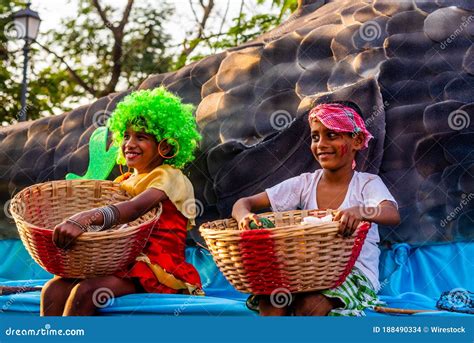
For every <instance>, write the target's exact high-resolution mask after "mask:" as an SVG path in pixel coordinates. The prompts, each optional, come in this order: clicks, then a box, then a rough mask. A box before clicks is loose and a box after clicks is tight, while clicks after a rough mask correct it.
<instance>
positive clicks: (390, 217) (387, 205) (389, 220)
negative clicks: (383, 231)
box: [364, 200, 400, 226]
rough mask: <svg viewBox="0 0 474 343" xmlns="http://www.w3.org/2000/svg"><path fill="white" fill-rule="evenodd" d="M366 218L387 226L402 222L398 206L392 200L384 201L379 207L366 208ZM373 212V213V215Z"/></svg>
mask: <svg viewBox="0 0 474 343" xmlns="http://www.w3.org/2000/svg"><path fill="white" fill-rule="evenodd" d="M364 212H365V213H366V215H365V216H364V217H365V218H364V219H365V220H368V221H371V222H374V223H376V224H380V225H385V226H395V225H398V224H400V213H398V209H397V206H395V204H394V203H393V202H391V201H388V200H385V201H382V202H381V203H380V204H379V205H378V206H377V207H373V208H370V207H369V208H366V211H364ZM372 213H373V215H371V214H372Z"/></svg>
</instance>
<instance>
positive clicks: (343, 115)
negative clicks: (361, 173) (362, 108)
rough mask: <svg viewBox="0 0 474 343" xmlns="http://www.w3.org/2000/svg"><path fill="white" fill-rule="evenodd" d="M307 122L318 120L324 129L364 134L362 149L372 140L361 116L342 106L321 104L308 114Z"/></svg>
mask: <svg viewBox="0 0 474 343" xmlns="http://www.w3.org/2000/svg"><path fill="white" fill-rule="evenodd" d="M308 119H309V121H310V122H311V121H312V120H319V121H320V122H321V123H322V124H323V125H324V126H325V127H327V128H328V129H330V130H333V131H336V132H349V133H353V134H358V133H360V132H362V133H363V134H364V148H367V147H368V143H369V140H370V139H372V138H374V136H372V135H371V134H370V132H369V131H368V130H367V128H366V127H365V123H364V121H363V120H362V118H361V116H360V115H359V114H358V113H357V112H356V111H354V110H353V109H352V108H350V107H347V106H344V105H342V104H338V103H334V104H321V105H318V106H316V107H314V108H313V109H312V110H311V111H310V112H309V117H308Z"/></svg>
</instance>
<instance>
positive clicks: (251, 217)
mask: <svg viewBox="0 0 474 343" xmlns="http://www.w3.org/2000/svg"><path fill="white" fill-rule="evenodd" d="M251 222H255V224H257V226H262V222H261V221H260V218H259V216H257V215H256V214H255V213H249V214H247V215H246V216H245V217H243V218H242V219H241V220H240V221H239V229H240V230H250V223H251Z"/></svg>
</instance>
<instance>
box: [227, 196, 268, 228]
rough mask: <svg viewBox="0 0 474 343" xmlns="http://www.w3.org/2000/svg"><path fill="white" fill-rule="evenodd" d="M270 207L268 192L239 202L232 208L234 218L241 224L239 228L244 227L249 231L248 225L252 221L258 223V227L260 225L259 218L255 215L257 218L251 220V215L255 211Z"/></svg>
mask: <svg viewBox="0 0 474 343" xmlns="http://www.w3.org/2000/svg"><path fill="white" fill-rule="evenodd" d="M268 207H270V199H269V198H268V195H267V192H262V193H258V194H255V195H252V196H249V197H245V198H241V199H239V200H237V202H236V203H235V204H234V207H233V208H232V217H234V219H235V220H236V221H237V222H238V223H239V226H241V225H243V226H242V228H246V229H248V225H249V224H250V221H251V220H252V219H254V220H255V221H256V222H257V223H256V224H257V225H260V223H259V221H258V217H257V216H255V215H254V216H255V218H250V216H249V215H252V214H253V212H254V211H258V210H261V209H264V208H268ZM246 217H249V218H246Z"/></svg>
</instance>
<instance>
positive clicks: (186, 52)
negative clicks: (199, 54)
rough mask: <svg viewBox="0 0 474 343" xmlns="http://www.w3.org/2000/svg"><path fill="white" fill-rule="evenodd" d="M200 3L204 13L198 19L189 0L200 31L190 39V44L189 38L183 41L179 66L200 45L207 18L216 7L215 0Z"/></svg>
mask: <svg viewBox="0 0 474 343" xmlns="http://www.w3.org/2000/svg"><path fill="white" fill-rule="evenodd" d="M199 3H200V4H201V6H202V8H203V11H204V12H203V15H202V18H201V20H199V19H198V17H197V14H196V12H195V11H194V7H193V4H192V1H191V0H189V5H190V6H191V10H192V12H193V14H194V18H195V19H196V21H197V24H198V26H199V29H198V32H197V34H196V37H194V38H193V39H191V40H190V43H189V45H188V46H186V42H187V39H185V40H184V41H183V46H184V48H183V51H182V52H181V54H180V55H179V57H178V67H181V66H183V65H184V64H185V63H186V59H187V58H188V56H189V54H191V53H192V52H193V51H194V49H196V47H197V46H198V44H199V42H200V41H202V38H203V34H204V29H205V27H206V23H207V20H208V19H209V16H210V14H211V12H212V9H213V8H214V0H209V2H208V3H207V5H206V4H204V1H202V0H200V1H199Z"/></svg>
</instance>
